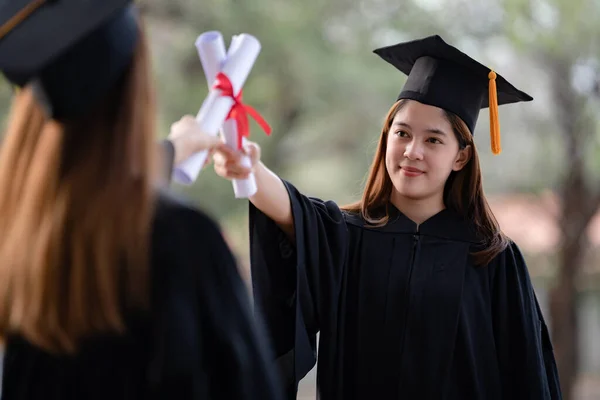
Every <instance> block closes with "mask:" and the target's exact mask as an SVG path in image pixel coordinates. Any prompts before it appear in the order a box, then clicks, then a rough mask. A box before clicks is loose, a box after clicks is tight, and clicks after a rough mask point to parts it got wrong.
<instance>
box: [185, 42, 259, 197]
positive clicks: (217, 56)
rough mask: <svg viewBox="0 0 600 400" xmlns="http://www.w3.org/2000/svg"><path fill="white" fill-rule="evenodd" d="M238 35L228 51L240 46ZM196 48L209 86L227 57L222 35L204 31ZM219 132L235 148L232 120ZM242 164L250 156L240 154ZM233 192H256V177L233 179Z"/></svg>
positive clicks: (247, 194)
mask: <svg viewBox="0 0 600 400" xmlns="http://www.w3.org/2000/svg"><path fill="white" fill-rule="evenodd" d="M240 43H241V40H240V36H238V35H236V36H234V37H233V39H232V40H231V45H230V46H229V53H233V52H235V51H236V50H237V48H238V47H239V46H240ZM196 48H197V50H198V56H199V57H200V62H201V63H202V68H203V69H204V75H205V76H206V82H207V84H208V85H209V86H210V85H211V84H212V83H213V82H214V81H215V78H216V76H217V74H218V73H219V71H221V69H222V68H223V66H224V64H225V61H226V59H227V57H228V55H227V54H225V43H224V42H223V36H222V35H221V33H220V32H216V31H211V32H205V33H203V34H202V35H200V36H199V37H198V39H197V40H196ZM221 134H222V136H223V138H224V139H225V144H227V145H228V146H229V147H230V148H232V149H234V150H237V143H238V139H237V125H236V123H235V121H233V120H227V121H225V122H224V123H223V126H222V128H221ZM242 165H243V166H245V167H248V168H250V167H251V166H252V162H251V160H250V157H248V156H246V155H244V156H242ZM232 185H233V193H234V196H235V198H237V199H241V198H248V197H250V196H252V195H254V194H255V193H256V179H255V178H254V174H250V176H249V177H248V178H247V179H234V180H233V182H232Z"/></svg>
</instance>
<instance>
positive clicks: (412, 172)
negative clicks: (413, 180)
mask: <svg viewBox="0 0 600 400" xmlns="http://www.w3.org/2000/svg"><path fill="white" fill-rule="evenodd" d="M400 169H401V170H402V173H403V174H404V175H405V176H408V177H415V176H419V175H422V174H424V172H423V171H421V170H420V169H417V168H411V167H400Z"/></svg>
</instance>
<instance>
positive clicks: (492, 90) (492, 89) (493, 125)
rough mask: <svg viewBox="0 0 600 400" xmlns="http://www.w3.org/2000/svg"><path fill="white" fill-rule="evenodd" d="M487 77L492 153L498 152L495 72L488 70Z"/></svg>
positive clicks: (498, 131) (499, 148)
mask: <svg viewBox="0 0 600 400" xmlns="http://www.w3.org/2000/svg"><path fill="white" fill-rule="evenodd" d="M488 78H489V96H488V97H489V99H490V139H491V144H492V153H493V154H495V155H497V154H500V152H501V151H502V148H501V146H500V120H499V119H498V92H497V90H496V73H495V72H494V71H490V73H489V74H488Z"/></svg>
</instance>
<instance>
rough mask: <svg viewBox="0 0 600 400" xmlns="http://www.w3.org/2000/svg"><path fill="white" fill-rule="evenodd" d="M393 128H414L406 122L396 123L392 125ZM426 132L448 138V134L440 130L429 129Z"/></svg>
mask: <svg viewBox="0 0 600 400" xmlns="http://www.w3.org/2000/svg"><path fill="white" fill-rule="evenodd" d="M392 126H401V127H403V128H407V129H412V128H411V127H410V125H409V124H407V123H406V122H398V121H397V122H394V123H393V124H392ZM425 132H429V133H433V134H436V135H441V136H447V134H446V132H444V131H441V130H439V129H436V128H429V129H425Z"/></svg>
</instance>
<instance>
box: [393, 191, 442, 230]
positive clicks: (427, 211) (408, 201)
mask: <svg viewBox="0 0 600 400" xmlns="http://www.w3.org/2000/svg"><path fill="white" fill-rule="evenodd" d="M442 196H443V194H441V193H440V195H439V196H435V197H430V198H425V199H412V198H409V197H406V196H402V195H401V194H400V193H398V192H396V191H393V192H392V195H391V196H390V202H391V203H392V204H393V205H394V206H395V207H396V208H397V209H398V210H400V211H401V212H402V214H404V215H406V216H407V217H408V218H410V219H411V220H412V221H414V222H415V223H416V224H421V223H423V222H425V221H426V220H428V219H429V218H431V217H433V216H434V215H435V214H437V213H439V212H440V211H442V210H443V209H445V208H446V207H445V206H444V199H443V197H442Z"/></svg>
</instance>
